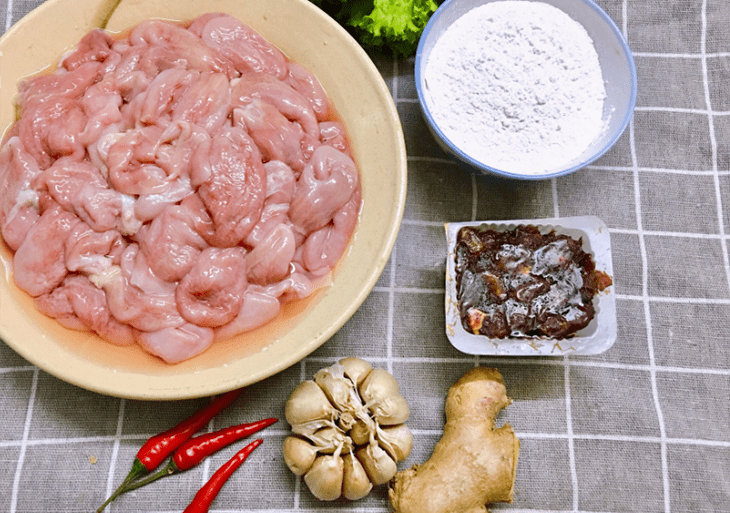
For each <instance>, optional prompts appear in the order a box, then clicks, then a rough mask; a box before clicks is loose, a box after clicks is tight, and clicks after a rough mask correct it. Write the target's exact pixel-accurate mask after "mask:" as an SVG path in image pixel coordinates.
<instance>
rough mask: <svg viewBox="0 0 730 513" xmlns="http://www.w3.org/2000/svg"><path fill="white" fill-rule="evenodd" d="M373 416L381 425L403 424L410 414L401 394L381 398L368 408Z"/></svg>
mask: <svg viewBox="0 0 730 513" xmlns="http://www.w3.org/2000/svg"><path fill="white" fill-rule="evenodd" d="M370 412H371V413H372V415H373V418H374V419H375V420H376V421H377V422H378V424H380V425H382V426H395V425H396V424H403V423H404V422H405V421H406V420H408V417H409V416H410V414H411V411H410V409H409V408H408V402H407V401H406V400H405V398H404V397H403V396H402V395H392V396H389V397H385V398H383V400H382V401H380V402H379V403H377V404H373V405H372V406H371V408H370Z"/></svg>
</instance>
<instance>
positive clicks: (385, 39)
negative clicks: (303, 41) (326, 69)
mask: <svg viewBox="0 0 730 513" xmlns="http://www.w3.org/2000/svg"><path fill="white" fill-rule="evenodd" d="M311 1H312V2H313V3H315V4H316V5H318V6H319V7H321V8H322V9H323V10H324V11H325V12H327V13H328V14H329V15H330V16H332V17H333V18H334V19H335V20H336V21H337V22H339V23H340V24H341V25H342V26H344V27H345V28H346V29H348V30H349V31H350V33H351V34H352V35H353V36H354V37H355V38H356V39H357V40H358V41H359V42H360V43H361V44H362V45H363V46H366V47H374V48H380V49H389V50H390V51H392V52H393V53H395V54H397V55H400V56H410V55H413V54H415V52H416V48H417V47H418V40H419V38H420V37H421V33H422V32H423V29H424V28H425V27H426V23H428V20H429V19H430V18H431V15H432V14H433V13H434V12H435V11H436V9H438V3H437V1H436V0H311Z"/></svg>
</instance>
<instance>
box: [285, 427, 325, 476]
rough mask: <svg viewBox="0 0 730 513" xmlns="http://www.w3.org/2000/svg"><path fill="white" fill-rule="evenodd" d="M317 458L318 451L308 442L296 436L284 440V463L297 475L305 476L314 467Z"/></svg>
mask: <svg viewBox="0 0 730 513" xmlns="http://www.w3.org/2000/svg"><path fill="white" fill-rule="evenodd" d="M316 457H317V449H316V448H315V447H314V446H312V444H310V443H309V442H308V441H307V440H304V439H302V438H299V437H296V436H289V437H287V438H286V440H284V462H285V463H286V466H287V467H289V470H291V471H292V472H294V473H295V474H296V475H298V476H303V475H304V474H305V473H306V472H307V471H308V470H309V469H310V468H311V467H312V464H313V463H314V459H315V458H316Z"/></svg>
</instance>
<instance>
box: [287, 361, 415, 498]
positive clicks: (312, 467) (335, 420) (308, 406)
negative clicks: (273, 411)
mask: <svg viewBox="0 0 730 513" xmlns="http://www.w3.org/2000/svg"><path fill="white" fill-rule="evenodd" d="M408 415H409V408H408V404H407V402H406V400H405V399H404V398H403V396H402V395H401V394H400V388H399V387H398V383H397V381H396V380H395V378H394V377H393V376H392V375H391V374H390V373H388V372H387V371H385V370H382V369H373V367H372V366H371V365H370V364H369V363H368V362H366V361H364V360H361V359H360V358H354V357H349V358H343V359H342V360H340V361H339V362H337V363H335V364H333V365H331V366H329V367H326V368H324V369H321V370H319V371H317V372H316V373H315V375H314V379H313V380H307V381H304V382H302V383H300V384H299V386H297V387H296V388H295V389H294V391H293V392H292V394H291V396H290V397H289V400H288V401H287V403H286V419H287V421H288V422H289V424H290V425H291V428H292V435H291V436H289V437H288V438H287V439H286V440H285V441H284V446H283V451H284V461H285V463H286V465H287V467H289V469H290V470H291V471H292V472H294V473H295V474H296V475H298V476H304V482H305V483H306V485H307V487H308V488H309V490H310V491H311V492H312V495H314V496H315V497H317V498H318V499H320V500H324V501H332V500H335V499H337V498H339V497H344V498H346V499H348V500H357V499H361V498H362V497H365V496H366V495H367V494H368V493H370V490H371V489H372V488H373V486H377V485H380V484H384V483H387V482H388V481H390V479H391V478H392V477H393V476H394V475H395V473H396V471H397V463H398V462H399V461H403V460H404V459H406V458H407V457H408V455H409V454H410V452H411V447H412V445H413V436H412V434H411V431H410V429H408V426H406V425H405V421H406V420H407V419H408Z"/></svg>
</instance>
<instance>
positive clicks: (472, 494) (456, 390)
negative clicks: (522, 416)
mask: <svg viewBox="0 0 730 513" xmlns="http://www.w3.org/2000/svg"><path fill="white" fill-rule="evenodd" d="M511 402H512V400H511V399H510V398H508V397H507V389H506V387H505V384H504V380H503V379H502V375H501V374H500V373H499V371H497V370H496V369H488V368H484V367H475V368H474V369H471V370H470V371H469V372H467V373H466V374H464V376H462V377H461V379H459V380H458V381H457V382H456V383H455V384H454V385H453V386H452V387H451V389H450V390H449V393H448V396H447V398H446V426H445V427H444V434H443V437H442V438H441V440H440V441H439V442H438V443H437V444H436V447H435V448H434V451H433V454H432V455H431V458H430V459H429V460H428V461H427V462H426V463H424V464H423V465H414V466H413V467H411V468H410V469H408V470H405V471H401V472H398V473H397V474H396V475H395V477H394V478H393V480H392V481H391V484H390V489H389V496H390V502H391V505H392V507H393V509H394V511H395V513H478V512H486V511H487V509H486V504H489V503H492V502H512V497H513V492H514V483H515V474H516V471H517V458H518V455H519V451H520V441H519V440H518V439H517V437H516V436H515V434H514V431H512V428H511V427H510V425H509V424H504V425H503V426H502V427H500V428H499V429H495V417H496V416H497V414H498V413H499V412H500V411H501V410H502V409H503V408H505V407H506V406H508V405H509V404H510V403H511Z"/></svg>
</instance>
